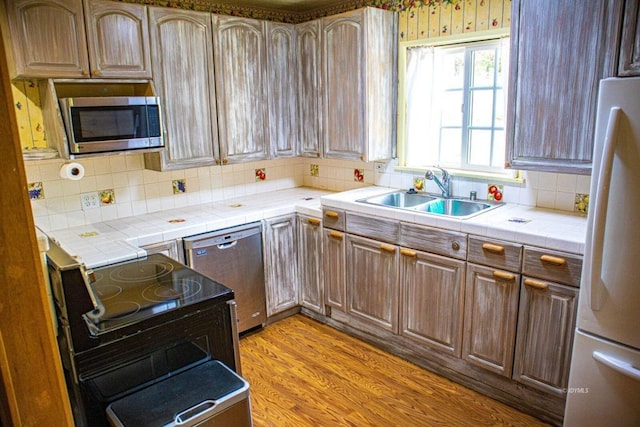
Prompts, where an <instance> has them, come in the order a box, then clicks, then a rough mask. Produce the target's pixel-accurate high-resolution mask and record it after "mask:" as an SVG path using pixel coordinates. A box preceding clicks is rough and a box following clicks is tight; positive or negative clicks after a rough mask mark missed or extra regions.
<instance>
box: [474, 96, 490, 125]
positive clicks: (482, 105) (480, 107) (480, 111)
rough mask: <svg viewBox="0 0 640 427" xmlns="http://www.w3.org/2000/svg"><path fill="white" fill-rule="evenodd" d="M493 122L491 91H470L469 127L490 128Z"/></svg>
mask: <svg viewBox="0 0 640 427" xmlns="http://www.w3.org/2000/svg"><path fill="white" fill-rule="evenodd" d="M492 121H493V90H492V89H483V90H478V89H476V90H473V91H471V126H482V127H491V126H492V124H493V123H492Z"/></svg>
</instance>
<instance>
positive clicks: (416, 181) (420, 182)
mask: <svg viewBox="0 0 640 427" xmlns="http://www.w3.org/2000/svg"><path fill="white" fill-rule="evenodd" d="M413 188H415V189H416V191H424V177H423V176H416V177H415V178H413Z"/></svg>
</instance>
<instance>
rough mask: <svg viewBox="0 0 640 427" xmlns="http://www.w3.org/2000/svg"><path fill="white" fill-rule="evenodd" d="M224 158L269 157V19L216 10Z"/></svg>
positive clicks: (219, 111)
mask: <svg viewBox="0 0 640 427" xmlns="http://www.w3.org/2000/svg"><path fill="white" fill-rule="evenodd" d="M213 22H214V26H215V32H214V44H215V52H214V55H215V64H216V89H217V101H218V113H219V121H218V126H219V128H220V155H219V158H220V162H221V163H222V164H226V163H233V162H240V161H250V160H260V159H266V158H267V157H268V155H269V151H268V147H269V111H268V103H267V78H266V70H267V60H266V56H265V46H266V43H265V36H264V27H263V26H264V22H262V21H258V20H255V19H247V18H235V17H230V16H216V15H214V16H213Z"/></svg>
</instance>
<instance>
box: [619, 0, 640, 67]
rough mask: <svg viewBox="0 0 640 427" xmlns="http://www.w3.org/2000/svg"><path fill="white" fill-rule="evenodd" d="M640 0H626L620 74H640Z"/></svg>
mask: <svg viewBox="0 0 640 427" xmlns="http://www.w3.org/2000/svg"><path fill="white" fill-rule="evenodd" d="M639 24H640V0H626V1H625V3H624V19H623V22H622V40H621V41H620V62H619V63H618V75H619V76H640V25H639Z"/></svg>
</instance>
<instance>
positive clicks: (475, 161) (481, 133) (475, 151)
mask: <svg viewBox="0 0 640 427" xmlns="http://www.w3.org/2000/svg"><path fill="white" fill-rule="evenodd" d="M469 163H470V164H472V165H481V166H488V165H489V164H491V131H490V130H477V129H472V130H470V131H469Z"/></svg>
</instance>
